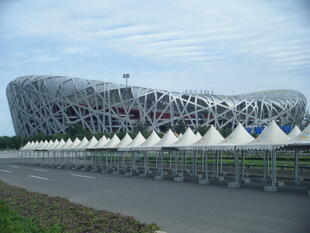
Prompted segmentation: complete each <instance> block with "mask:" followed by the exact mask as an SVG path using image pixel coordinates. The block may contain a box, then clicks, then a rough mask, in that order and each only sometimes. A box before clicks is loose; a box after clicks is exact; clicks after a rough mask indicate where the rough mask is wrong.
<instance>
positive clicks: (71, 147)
mask: <svg viewBox="0 0 310 233" xmlns="http://www.w3.org/2000/svg"><path fill="white" fill-rule="evenodd" d="M80 143H81V140H80V139H79V138H76V139H75V140H74V141H73V143H71V145H69V146H68V147H66V148H62V149H63V150H72V149H76V147H77V146H78V145H79V144H80Z"/></svg>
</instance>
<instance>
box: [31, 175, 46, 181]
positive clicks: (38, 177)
mask: <svg viewBox="0 0 310 233" xmlns="http://www.w3.org/2000/svg"><path fill="white" fill-rule="evenodd" d="M29 176H30V177H31V178H36V179H40V180H48V178H45V177H41V176H33V175H29Z"/></svg>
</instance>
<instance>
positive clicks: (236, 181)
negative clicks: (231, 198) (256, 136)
mask: <svg viewBox="0 0 310 233" xmlns="http://www.w3.org/2000/svg"><path fill="white" fill-rule="evenodd" d="M234 157H235V182H234V183H229V184H228V188H240V184H239V172H240V171H239V153H238V151H234Z"/></svg>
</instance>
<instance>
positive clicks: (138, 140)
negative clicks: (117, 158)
mask: <svg viewBox="0 0 310 233" xmlns="http://www.w3.org/2000/svg"><path fill="white" fill-rule="evenodd" d="M144 142H145V138H144V137H143V136H142V134H141V133H140V132H139V133H138V134H137V136H136V137H135V138H134V139H133V140H132V142H131V143H130V144H128V145H127V146H126V147H121V148H119V149H118V150H119V151H129V150H130V148H132V147H137V146H140V145H141V144H143V143H144Z"/></svg>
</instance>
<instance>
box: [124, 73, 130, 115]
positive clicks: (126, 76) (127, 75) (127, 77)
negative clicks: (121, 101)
mask: <svg viewBox="0 0 310 233" xmlns="http://www.w3.org/2000/svg"><path fill="white" fill-rule="evenodd" d="M123 78H124V79H126V101H128V79H129V78H130V74H123ZM127 108H129V106H127V104H126V105H125V118H126V120H127V117H128V116H127V115H128V114H129V112H128V110H127Z"/></svg>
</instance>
